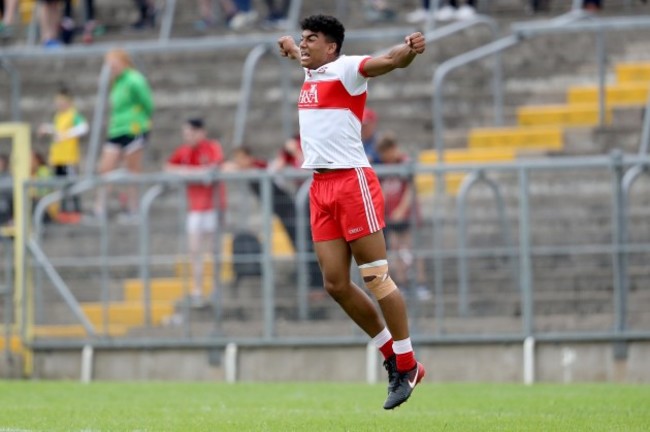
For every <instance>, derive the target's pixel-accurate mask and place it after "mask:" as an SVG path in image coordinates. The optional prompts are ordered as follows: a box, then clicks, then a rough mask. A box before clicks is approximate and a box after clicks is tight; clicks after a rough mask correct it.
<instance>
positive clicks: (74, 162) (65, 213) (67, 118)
mask: <svg viewBox="0 0 650 432" xmlns="http://www.w3.org/2000/svg"><path fill="white" fill-rule="evenodd" d="M54 105H55V107H56V114H55V115H54V120H53V123H45V124H42V125H41V126H40V127H39V128H38V134H39V135H40V136H50V137H51V138H52V143H51V145H50V154H49V164H50V167H52V169H53V171H54V175H55V176H57V177H66V178H68V179H71V178H75V177H76V176H77V173H78V172H79V162H80V161H81V152H80V151H79V138H80V137H82V136H84V135H85V134H87V133H88V122H87V121H86V119H85V118H84V117H83V116H82V115H81V114H79V111H77V109H76V108H75V106H74V101H73V98H72V94H71V93H70V91H69V90H68V89H66V88H61V89H60V90H59V92H58V93H57V95H56V97H55V100H54ZM80 219H81V204H80V202H79V196H74V197H68V196H64V197H63V200H62V201H61V212H60V213H59V215H58V218H57V220H58V221H59V222H61V223H77V222H79V220H80Z"/></svg>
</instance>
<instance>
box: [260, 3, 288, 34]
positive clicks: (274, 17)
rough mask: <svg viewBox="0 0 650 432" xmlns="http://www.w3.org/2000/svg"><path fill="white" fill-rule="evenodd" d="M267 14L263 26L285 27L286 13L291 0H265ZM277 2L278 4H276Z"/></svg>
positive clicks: (272, 27) (271, 27)
mask: <svg viewBox="0 0 650 432" xmlns="http://www.w3.org/2000/svg"><path fill="white" fill-rule="evenodd" d="M265 1H266V7H267V8H268V10H269V14H268V16H267V17H266V21H265V23H264V24H265V27H268V28H270V29H286V28H287V15H288V13H289V6H290V5H291V0H265ZM278 3H279V4H278Z"/></svg>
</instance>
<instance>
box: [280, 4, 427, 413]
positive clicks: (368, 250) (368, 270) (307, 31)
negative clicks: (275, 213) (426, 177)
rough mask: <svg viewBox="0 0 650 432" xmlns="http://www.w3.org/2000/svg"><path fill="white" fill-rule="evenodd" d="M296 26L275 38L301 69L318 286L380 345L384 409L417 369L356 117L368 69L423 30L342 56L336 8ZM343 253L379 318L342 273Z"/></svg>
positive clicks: (395, 56)
mask: <svg viewBox="0 0 650 432" xmlns="http://www.w3.org/2000/svg"><path fill="white" fill-rule="evenodd" d="M301 27H302V35H301V40H300V45H296V42H295V41H294V40H293V38H292V37H291V36H283V37H281V38H280V39H279V40H278V44H279V46H280V54H281V55H282V56H284V57H288V58H290V59H292V60H298V61H300V64H301V65H302V67H303V68H304V71H305V82H304V84H303V87H302V90H301V92H300V96H299V99H298V114H299V120H300V139H301V144H302V150H303V155H304V158H305V161H304V163H303V165H302V166H303V168H306V169H311V170H313V171H314V180H313V182H312V186H311V190H310V213H311V216H310V219H311V226H312V236H313V239H314V243H315V245H314V247H315V251H316V256H317V257H318V261H319V263H320V266H321V270H322V273H323V282H324V285H325V289H326V290H327V292H328V293H329V294H330V295H331V296H332V297H333V298H334V300H336V301H337V302H338V303H339V305H340V306H341V307H342V308H343V310H345V312H346V313H347V314H348V315H349V316H350V318H352V320H354V322H355V323H356V324H357V325H358V326H359V327H361V328H362V329H363V330H364V331H365V332H366V334H368V336H370V337H371V338H372V339H373V342H374V343H375V344H376V346H377V347H378V348H379V350H380V351H381V353H382V354H383V355H384V357H385V359H386V361H385V362H384V365H385V367H386V370H387V371H388V380H389V384H388V398H387V399H386V402H385V403H384V408H385V409H393V408H395V407H397V406H399V405H401V404H402V403H403V402H405V401H406V400H407V399H408V398H409V397H410V396H411V393H412V392H413V389H414V388H415V386H416V385H417V384H418V383H419V382H420V380H421V379H422V377H423V376H424V373H425V371H424V367H423V366H422V364H420V363H418V362H417V361H416V360H415V355H414V353H413V348H412V346H411V339H410V337H409V328H408V318H407V311H406V304H405V302H404V298H403V296H402V294H401V293H400V291H399V289H398V288H397V286H396V285H395V283H394V282H393V281H392V279H391V278H390V276H389V275H388V261H387V259H386V242H385V240H384V234H383V231H382V229H383V228H384V226H385V223H384V202H383V197H382V191H381V187H380V186H379V181H378V180H377V176H376V175H375V172H374V171H373V170H372V168H371V167H370V163H369V162H368V158H367V157H366V154H365V152H364V149H363V143H362V141H361V121H362V119H363V112H364V108H365V103H366V92H367V87H368V79H369V78H371V77H376V76H380V75H384V74H386V73H389V72H391V71H393V70H394V69H397V68H404V67H407V66H408V65H409V64H411V62H412V61H413V60H414V59H415V56H416V55H418V54H421V53H423V52H424V48H425V40H424V36H422V34H421V33H413V34H411V35H409V36H407V37H406V38H405V43H404V44H402V45H399V46H396V47H395V48H393V49H391V50H390V51H389V52H388V53H387V54H385V55H380V56H377V57H374V58H372V57H369V56H346V55H341V54H340V52H341V46H342V44H343V39H344V38H345V29H344V27H343V25H342V24H341V23H340V22H339V21H338V20H337V19H336V18H334V17H331V16H325V15H314V16H310V17H307V18H305V19H304V20H303V21H302V22H301ZM352 257H354V259H355V261H356V262H357V264H358V265H359V270H360V272H361V276H362V277H363V281H364V283H365V285H366V287H367V288H368V290H369V291H370V292H371V294H372V295H373V296H374V297H375V298H376V299H377V301H378V302H379V306H380V308H381V311H382V313H383V316H384V319H385V322H386V323H385V324H384V320H382V318H381V316H380V314H379V312H378V311H377V309H376V308H375V306H374V304H373V303H372V300H371V299H370V297H368V295H367V294H366V293H365V292H364V291H363V290H361V289H360V288H359V287H358V286H356V285H355V284H354V283H353V282H352V281H351V279H350V264H351V259H352ZM393 339H394V340H393Z"/></svg>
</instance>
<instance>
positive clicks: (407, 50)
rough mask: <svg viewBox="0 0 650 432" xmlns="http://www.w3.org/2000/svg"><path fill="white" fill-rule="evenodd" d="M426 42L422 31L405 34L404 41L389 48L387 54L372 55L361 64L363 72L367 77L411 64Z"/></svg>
mask: <svg viewBox="0 0 650 432" xmlns="http://www.w3.org/2000/svg"><path fill="white" fill-rule="evenodd" d="M425 46H426V42H425V39H424V36H423V35H422V33H420V32H417V33H413V34H411V35H409V36H406V38H405V39H404V43H403V44H402V45H398V46H396V47H394V48H393V49H391V50H390V51H389V52H388V54H384V55H381V56H378V57H373V58H371V59H370V60H368V61H367V62H365V63H364V65H363V73H364V74H365V75H366V76H368V77H376V76H380V75H384V74H387V73H388V72H391V71H393V70H395V69H398V68H405V67H407V66H408V65H410V64H411V62H412V61H413V59H414V58H415V56H416V55H418V54H422V53H423V52H424V49H425Z"/></svg>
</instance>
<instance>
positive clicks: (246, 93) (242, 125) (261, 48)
mask: <svg viewBox="0 0 650 432" xmlns="http://www.w3.org/2000/svg"><path fill="white" fill-rule="evenodd" d="M269 49H270V45H269V44H266V43H265V44H260V45H257V46H256V47H255V48H253V49H252V50H250V52H249V53H248V55H247V56H246V60H245V61H244V68H243V71H242V80H241V88H240V97H239V103H238V104H237V113H236V114H235V131H234V132H233V138H232V145H233V147H235V148H236V147H241V145H242V143H243V142H244V130H245V129H246V119H247V117H248V111H249V109H250V99H251V93H252V89H253V77H254V73H255V69H256V68H257V62H258V61H259V60H260V59H261V58H262V57H263V56H264V55H265V54H266V53H267V52H268V51H269Z"/></svg>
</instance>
